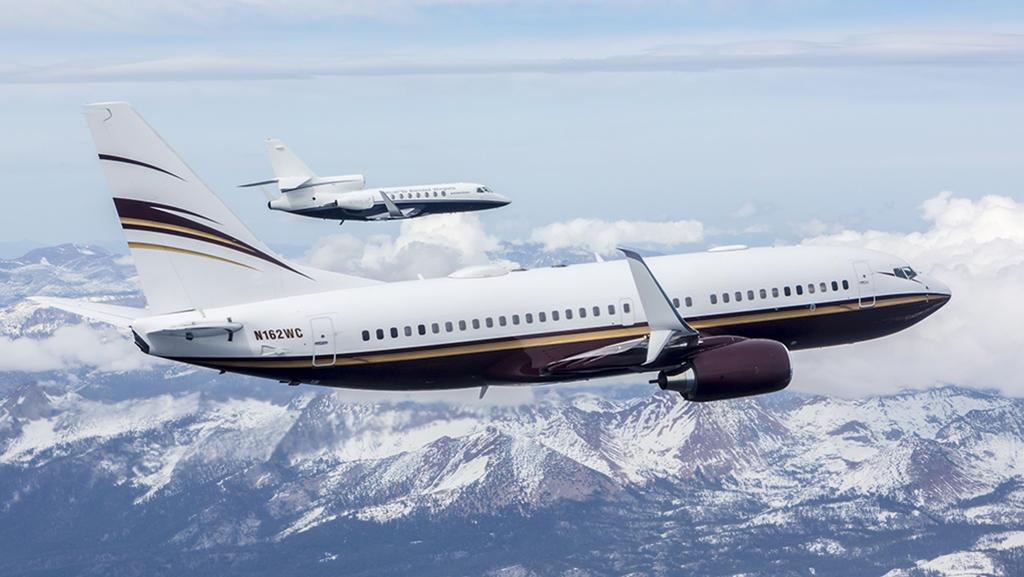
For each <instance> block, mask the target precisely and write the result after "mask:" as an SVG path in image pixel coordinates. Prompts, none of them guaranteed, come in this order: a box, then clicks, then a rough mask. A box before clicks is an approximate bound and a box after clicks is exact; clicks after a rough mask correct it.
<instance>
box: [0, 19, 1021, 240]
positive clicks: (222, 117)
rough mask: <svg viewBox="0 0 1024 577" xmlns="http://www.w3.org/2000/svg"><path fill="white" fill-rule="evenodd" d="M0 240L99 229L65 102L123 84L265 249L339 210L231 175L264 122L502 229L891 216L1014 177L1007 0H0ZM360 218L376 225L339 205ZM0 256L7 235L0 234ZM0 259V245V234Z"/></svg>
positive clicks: (255, 156)
mask: <svg viewBox="0 0 1024 577" xmlns="http://www.w3.org/2000/svg"><path fill="white" fill-rule="evenodd" d="M0 9H2V12H3V14H4V16H0V49H2V54H3V56H2V57H0V104H2V105H3V107H2V110H3V112H2V113H0V119H2V123H0V126H3V127H4V128H5V133H6V136H7V137H6V138H4V139H3V141H2V143H0V171H2V174H3V175H4V176H5V180H6V185H7V187H6V188H7V195H6V200H7V202H6V207H5V208H6V209H5V210H4V211H2V213H0V228H2V230H3V233H0V249H4V247H5V246H6V247H7V249H4V250H5V251H6V252H8V253H9V252H10V251H15V252H16V250H15V248H16V247H17V246H20V245H15V244H12V243H20V242H21V241H34V242H40V243H46V244H50V243H56V242H66V241H87V242H101V243H103V244H106V245H108V246H114V247H117V246H118V245H119V243H121V242H122V241H121V237H120V231H119V229H118V227H117V223H116V219H115V218H114V213H113V210H112V207H111V204H110V203H109V200H108V194H107V191H106V189H105V186H104V183H103V181H102V176H101V174H100V171H99V168H98V166H97V163H96V161H95V156H94V151H93V150H92V144H91V142H90V140H89V136H88V133H87V131H86V129H85V125H84V121H83V119H82V117H81V114H80V105H81V104H83V103H85V102H89V101H94V100H111V99H118V100H130V101H132V102H133V103H134V104H135V105H136V107H137V108H138V109H139V110H140V112H142V114H143V115H144V116H146V118H147V119H148V120H149V121H150V123H151V124H153V125H154V126H155V127H156V128H157V129H158V130H160V131H161V132H162V133H163V135H164V136H165V138H167V139H168V140H169V141H170V142H171V143H172V145H174V146H175V147H176V148H177V149H178V151H179V153H181V154H182V155H183V156H184V157H185V159H186V160H187V161H188V162H189V163H190V164H192V166H193V168H195V169H196V170H197V171H198V172H199V174H201V175H202V176H203V177H204V179H205V180H206V181H207V182H208V183H209V184H211V185H212V186H213V187H214V189H215V190H217V191H218V192H219V193H220V194H221V196H222V197H223V198H224V199H225V200H226V201H227V202H228V204H230V205H231V206H232V207H233V208H235V209H236V210H237V211H238V212H239V213H240V214H241V215H242V217H243V219H244V220H246V221H247V222H249V223H250V224H251V226H252V227H253V228H254V229H255V230H256V231H257V233H258V234H259V235H260V236H262V237H264V238H266V239H267V240H268V241H269V242H270V243H271V244H272V245H274V246H278V247H284V248H286V249H288V250H291V249H294V247H301V246H306V245H310V244H312V243H313V242H315V241H316V239H318V238H320V237H322V236H324V235H327V234H332V233H334V232H336V230H337V226H336V225H333V224H330V223H323V222H318V221H312V220H308V219H302V218H298V217H294V216H290V215H284V214H271V213H269V212H268V211H266V209H265V205H264V202H265V201H264V200H263V197H262V196H261V195H260V194H259V193H258V192H256V193H254V192H252V191H243V190H238V189H236V188H233V186H234V185H235V184H238V183H240V182H246V181H250V180H254V179H258V178H262V177H264V176H266V175H267V174H268V172H269V167H268V166H267V165H266V161H265V159H264V157H263V150H262V146H261V141H262V139H263V138H264V137H267V136H276V137H279V138H282V139H283V140H285V141H286V142H287V143H288V144H289V145H290V146H291V147H292V148H293V149H294V150H295V151H297V152H298V153H300V154H301V155H302V156H303V158H304V159H305V160H306V161H307V163H308V164H310V165H311V166H312V167H313V168H314V169H315V170H317V171H318V172H320V173H323V174H337V173H351V172H362V173H364V174H366V175H367V179H368V182H369V183H370V184H372V185H388V184H409V183H419V182H431V181H446V180H475V181H481V182H485V183H487V184H489V185H491V186H492V187H493V188H495V189H496V190H499V191H501V192H503V193H505V194H507V195H508V196H510V197H511V198H512V199H513V201H514V203H513V204H512V205H511V206H509V207H507V208H505V209H501V210H500V211H493V212H491V213H489V214H485V215H483V216H482V219H483V221H484V223H485V224H486V226H487V230H488V231H489V232H490V233H491V234H494V235H495V236H497V237H499V238H503V239H508V240H513V239H524V238H529V236H530V233H531V230H533V229H535V228H536V227H539V226H543V225H546V224H549V223H552V222H559V221H566V220H570V219H572V218H576V217H586V218H595V219H605V220H614V219H625V220H647V221H665V220H679V219H695V220H699V221H702V222H703V223H704V225H705V227H706V230H707V232H708V234H707V235H706V238H705V240H704V241H703V244H721V243H725V242H734V241H737V240H740V241H746V242H753V243H760V242H775V241H779V240H781V241H795V240H798V239H800V238H802V237H804V236H807V235H808V234H809V232H812V231H814V230H815V229H816V227H817V229H820V230H825V231H827V230H832V229H836V228H839V227H851V228H856V229H864V228H878V229H882V230H900V231H907V230H912V229H914V228H915V227H919V226H921V224H920V220H919V219H918V218H917V214H918V212H917V210H918V206H919V205H920V204H921V202H922V201H923V200H925V199H927V198H932V197H934V196H935V195H936V194H937V193H938V192H940V191H942V190H951V191H954V192H955V193H956V194H957V195H958V196H962V197H966V198H977V197H981V196H983V195H986V194H998V195H1005V196H1010V197H1016V198H1019V196H1020V191H1021V190H1022V187H1021V184H1022V182H1024V147H1022V146H1021V135H1022V134H1024V104H1022V103H1024V74H1022V71H1024V68H1022V67H1024V27H1022V26H1021V24H1022V15H1024V9H1022V8H1021V7H1019V3H1014V2H972V3H969V4H965V3H959V2H818V1H811V0H790V1H781V2H771V1H768V2H745V1H741V0H734V1H706V2H701V1H696V0H694V1H676V2H672V1H664V2H658V1H649V2H640V3H634V2H616V1H611V0H609V1H603V2H600V1H599V2H587V1H580V2H572V3H557V4H554V5H553V6H552V5H549V4H547V3H543V2H533V1H522V2H517V1H504V2H489V1H487V0H477V1H460V0H448V1H434V0H420V1H416V2H411V1H403V0H391V1H385V2H362V1H356V0H350V1H347V2H326V1H320V0H298V1H296V2H290V3H287V4H285V3H281V4H275V3H272V2H265V3H264V2H257V3H253V2H244V1H242V0H213V1H210V2H198V1H190V0H186V1H182V2H177V3H173V4H170V5H166V3H157V2H145V1H143V2H128V1H125V0H117V1H114V0H85V1H79V2H70V1H65V0H46V1H42V2H35V3H28V4H26V3H15V2H9V1H6V0H0ZM344 230H345V232H347V233H349V234H353V235H357V236H361V237H365V236H369V235H374V234H397V231H398V225H394V224H376V225H370V224H358V223H351V224H348V225H346V226H345V229H344ZM0 254H3V252H0ZM7 256H9V254H7Z"/></svg>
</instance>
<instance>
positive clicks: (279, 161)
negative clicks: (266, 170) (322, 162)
mask: <svg viewBox="0 0 1024 577" xmlns="http://www.w3.org/2000/svg"><path fill="white" fill-rule="evenodd" d="M266 145H267V157H268V158H269V159H270V166H271V168H272V169H273V170H274V176H275V177H276V178H277V183H278V186H280V188H281V192H287V191H289V190H291V189H293V188H296V187H299V186H302V185H303V184H305V183H307V182H309V181H310V180H313V179H315V178H316V175H315V174H313V171H312V170H310V169H309V167H308V166H306V163H304V162H302V160H300V159H299V157H298V156H295V153H294V152H292V151H291V149H290V148H288V147H287V146H286V145H285V143H283V142H281V141H280V140H278V139H276V138H268V139H267V141H266Z"/></svg>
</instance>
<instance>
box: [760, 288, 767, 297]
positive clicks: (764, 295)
mask: <svg viewBox="0 0 1024 577" xmlns="http://www.w3.org/2000/svg"><path fill="white" fill-rule="evenodd" d="M758 294H759V295H760V297H761V298H762V299H766V298H768V291H766V290H764V289H761V290H760V292H759V293H758Z"/></svg>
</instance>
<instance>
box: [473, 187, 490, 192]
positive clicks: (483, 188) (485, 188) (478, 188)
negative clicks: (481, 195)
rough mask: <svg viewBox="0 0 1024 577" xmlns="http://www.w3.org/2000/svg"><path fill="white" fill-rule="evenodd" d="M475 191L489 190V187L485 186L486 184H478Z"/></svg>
mask: <svg viewBox="0 0 1024 577" xmlns="http://www.w3.org/2000/svg"><path fill="white" fill-rule="evenodd" d="M476 191H477V192H491V189H489V188H487V187H486V186H478V187H476Z"/></svg>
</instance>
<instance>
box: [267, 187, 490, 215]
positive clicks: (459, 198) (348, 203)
mask: <svg viewBox="0 0 1024 577" xmlns="http://www.w3.org/2000/svg"><path fill="white" fill-rule="evenodd" d="M507 204H509V200H508V198H506V197H504V196H502V195H500V194H498V193H496V192H493V191H492V190H490V189H489V188H488V187H486V186H483V185H481V184H477V183H465V182H458V183H448V184H428V185H417V186H398V187H387V188H367V189H362V190H348V189H347V188H345V186H344V185H335V184H332V183H330V182H327V183H323V184H318V183H316V182H314V183H313V184H308V185H303V186H302V187H299V188H296V189H292V190H289V191H288V192H287V193H286V194H283V195H282V196H281V197H279V198H277V199H274V200H272V201H270V203H268V207H269V208H271V209H272V210H282V211H286V212H291V213H293V214H298V215H302V216H308V217H312V218H322V219H329V220H341V221H344V220H369V221H373V220H403V219H407V218H415V217H418V216H425V215H428V214H442V213H455V212H470V211H478V210H487V209H491V208H498V207H502V206H505V205H507Z"/></svg>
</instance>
